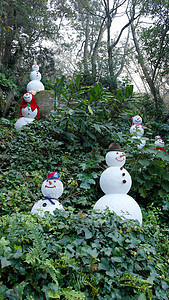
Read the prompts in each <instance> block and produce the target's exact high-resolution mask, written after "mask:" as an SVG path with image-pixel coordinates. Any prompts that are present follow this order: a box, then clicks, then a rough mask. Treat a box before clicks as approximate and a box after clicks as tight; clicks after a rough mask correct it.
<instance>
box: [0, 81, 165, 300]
mask: <svg viewBox="0 0 169 300" xmlns="http://www.w3.org/2000/svg"><path fill="white" fill-rule="evenodd" d="M60 83H61V81H59V80H58V81H57V84H56V86H55V87H54V88H56V92H57V91H58V95H60V101H59V105H58V106H57V108H56V111H55V113H53V114H51V116H50V118H49V119H48V120H38V121H34V122H33V123H32V124H30V125H28V126H25V127H23V128H22V130H20V131H16V130H15V129H14V122H15V120H13V121H9V120H7V119H4V118H2V119H1V121H0V125H1V133H0V135H1V136H0V137H1V143H0V149H1V152H2V155H1V176H0V187H1V192H0V206H1V218H0V228H1V229H0V259H1V271H0V272H1V273H0V276H1V282H0V294H1V297H2V299H4V300H5V299H9V300H13V299H24V300H25V299H29V300H32V299H33V300H40V299H44V298H45V299H79V300H80V299H97V300H101V299H107V300H109V299H110V300H111V299H126V300H127V299H130V300H138V299H148V300H149V299H150V300H158V299H159V300H161V299H164V300H167V299H168V295H169V281H168V277H169V273H168V263H169V262H168V252H169V247H168V227H167V226H168V211H169V203H168V201H169V198H168V183H169V177H168V163H169V158H168V155H167V154H165V153H164V152H163V151H157V150H156V149H155V146H154V140H153V137H154V135H155V133H156V131H157V129H158V134H161V133H163V136H165V137H166V140H167V137H168V132H169V130H168V129H169V127H168V124H162V123H157V122H154V121H153V122H150V124H148V125H147V127H146V136H147V137H146V146H145V147H144V148H143V149H141V150H138V148H137V143H139V141H138V140H135V139H132V138H131V137H129V134H128V132H129V128H130V120H131V117H132V116H133V115H134V114H137V113H138V110H137V111H136V112H135V111H134V113H133V111H131V109H130V108H131V107H132V106H133V102H134V101H136V99H135V98H134V95H133V88H132V86H128V87H126V88H125V89H124V91H121V90H117V92H116V95H112V94H111V93H107V92H106V90H105V89H103V88H102V87H101V85H100V84H98V83H96V84H95V85H94V86H87V87H86V86H85V87H82V86H81V78H80V76H77V77H76V80H75V82H74V83H71V82H68V83H65V85H63V82H62V83H61V84H60ZM59 85H60V88H59ZM137 101H138V99H137ZM145 117H146V116H145ZM113 140H114V141H116V142H119V143H120V145H121V147H122V149H123V150H124V151H125V152H126V154H127V161H126V166H125V167H126V169H127V170H128V171H129V173H130V174H131V177H132V180H133V183H132V188H131V190H130V192H129V193H130V194H131V196H132V197H133V198H134V199H136V201H137V202H138V203H139V205H140V206H141V209H142V212H143V225H142V227H140V225H139V224H138V222H137V221H135V222H134V221H125V220H121V219H120V218H119V217H117V216H116V215H115V214H113V213H110V212H109V211H107V214H96V213H94V212H93V211H92V207H93V205H94V204H95V202H96V201H97V200H98V199H99V198H100V197H101V196H102V195H103V192H102V191H101V189H100V186H99V178H100V175H101V173H102V171H103V170H104V169H105V168H106V167H107V166H106V164H105V154H106V150H107V148H108V146H109V144H110V143H111V142H112V141H113ZM167 148H168V147H166V150H167ZM50 171H58V172H59V174H60V177H61V180H62V182H63V186H64V192H63V195H62V196H61V198H60V199H59V200H60V202H62V203H63V206H64V208H65V211H64V212H61V211H57V210H56V211H55V216H52V215H50V214H48V213H46V214H45V216H44V217H43V218H40V217H37V216H36V215H32V214H31V213H30V210H31V207H32V206H33V204H34V203H35V202H36V201H38V200H40V199H41V198H42V194H41V185H42V182H43V181H44V179H45V178H46V175H47V173H48V172H50Z"/></svg>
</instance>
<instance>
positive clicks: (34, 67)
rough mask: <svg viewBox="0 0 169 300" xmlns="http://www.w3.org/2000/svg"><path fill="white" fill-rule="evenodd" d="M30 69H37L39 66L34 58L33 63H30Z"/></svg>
mask: <svg viewBox="0 0 169 300" xmlns="http://www.w3.org/2000/svg"><path fill="white" fill-rule="evenodd" d="M32 71H39V66H38V65H37V63H36V60H35V59H34V63H33V65H32Z"/></svg>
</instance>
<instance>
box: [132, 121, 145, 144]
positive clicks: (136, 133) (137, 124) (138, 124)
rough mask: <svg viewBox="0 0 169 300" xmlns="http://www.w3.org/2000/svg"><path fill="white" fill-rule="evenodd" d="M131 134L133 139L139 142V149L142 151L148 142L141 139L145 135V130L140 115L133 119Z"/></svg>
mask: <svg viewBox="0 0 169 300" xmlns="http://www.w3.org/2000/svg"><path fill="white" fill-rule="evenodd" d="M130 134H131V135H132V138H133V139H137V140H139V144H138V145H137V148H138V149H142V148H143V147H144V146H145V144H146V141H145V140H143V139H142V138H141V137H142V136H143V134H144V128H143V125H142V118H141V117H140V116H139V115H136V116H134V117H132V126H131V127H130Z"/></svg>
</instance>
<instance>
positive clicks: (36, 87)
mask: <svg viewBox="0 0 169 300" xmlns="http://www.w3.org/2000/svg"><path fill="white" fill-rule="evenodd" d="M30 80H31V81H30V82H29V83H28V84H27V91H28V92H29V91H31V92H34V93H35V92H37V91H41V90H44V89H45V88H44V85H43V83H42V82H41V73H40V72H39V66H38V65H37V63H36V61H34V64H33V65H32V72H31V74H30Z"/></svg>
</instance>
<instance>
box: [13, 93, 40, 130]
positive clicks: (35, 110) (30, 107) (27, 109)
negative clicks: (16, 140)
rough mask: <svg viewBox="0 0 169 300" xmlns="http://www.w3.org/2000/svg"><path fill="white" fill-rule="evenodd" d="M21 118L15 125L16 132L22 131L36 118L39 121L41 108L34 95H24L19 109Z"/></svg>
mask: <svg viewBox="0 0 169 300" xmlns="http://www.w3.org/2000/svg"><path fill="white" fill-rule="evenodd" d="M19 117H21V118H20V119H19V120H17V122H16V123H15V129H16V130H19V129H21V128H22V126H24V125H27V124H29V123H32V122H33V121H34V119H35V118H36V117H37V119H39V106H38V105H37V103H36V101H35V97H34V95H33V94H32V93H29V92H27V93H25V94H24V95H23V98H22V102H21V105H20V108H19Z"/></svg>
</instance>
